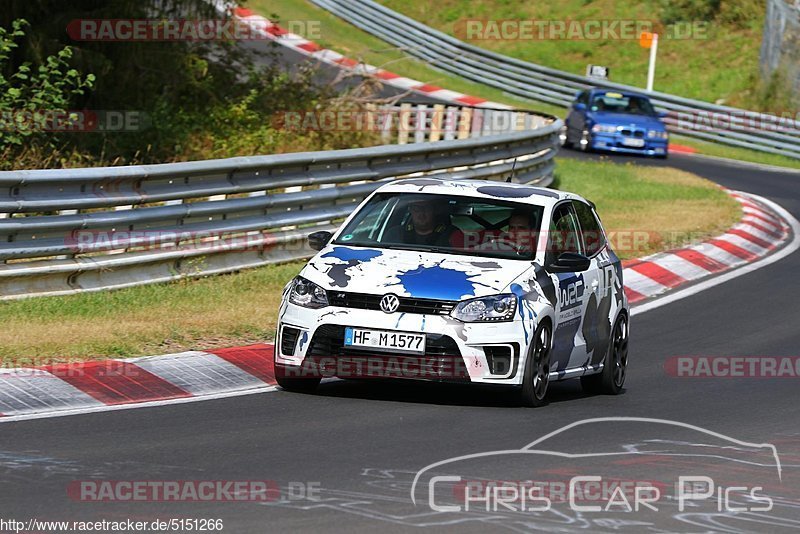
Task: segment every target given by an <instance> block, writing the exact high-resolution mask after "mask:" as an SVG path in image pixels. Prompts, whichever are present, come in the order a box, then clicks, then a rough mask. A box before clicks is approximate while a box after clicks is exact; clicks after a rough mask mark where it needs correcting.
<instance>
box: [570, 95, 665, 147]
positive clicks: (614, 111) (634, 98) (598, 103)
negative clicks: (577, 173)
mask: <svg viewBox="0 0 800 534" xmlns="http://www.w3.org/2000/svg"><path fill="white" fill-rule="evenodd" d="M661 117H663V114H660V113H658V112H657V111H656V110H655V108H654V107H653V104H651V103H650V99H649V98H647V97H646V96H643V95H640V94H636V93H627V92H622V91H611V90H607V89H599V88H594V89H586V90H585V91H581V92H580V93H578V96H577V97H576V98H575V101H574V102H573V103H572V107H570V110H569V114H568V115H567V118H566V120H565V121H564V129H563V130H562V131H561V144H562V146H565V147H571V146H576V147H578V148H579V149H581V150H584V151H590V150H603V151H609V152H621V153H625V154H642V155H646V156H655V157H657V158H666V157H667V154H668V153H669V148H668V144H669V134H668V133H667V128H666V126H665V125H664V122H663V121H662V120H661Z"/></svg>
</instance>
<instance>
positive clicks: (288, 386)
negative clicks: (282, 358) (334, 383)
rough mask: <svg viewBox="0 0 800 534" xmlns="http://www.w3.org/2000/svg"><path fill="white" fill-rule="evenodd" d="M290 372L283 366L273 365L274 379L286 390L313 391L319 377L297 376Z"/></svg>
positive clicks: (297, 391)
mask: <svg viewBox="0 0 800 534" xmlns="http://www.w3.org/2000/svg"><path fill="white" fill-rule="evenodd" d="M292 374H295V373H292V372H290V371H289V370H288V368H287V367H284V366H279V365H276V366H275V381H276V382H277V383H278V385H279V386H280V387H281V388H283V389H285V390H286V391H293V392H296V393H313V392H314V390H316V389H317V386H318V385H319V382H320V378H319V377H312V378H306V377H299V376H291V375H292Z"/></svg>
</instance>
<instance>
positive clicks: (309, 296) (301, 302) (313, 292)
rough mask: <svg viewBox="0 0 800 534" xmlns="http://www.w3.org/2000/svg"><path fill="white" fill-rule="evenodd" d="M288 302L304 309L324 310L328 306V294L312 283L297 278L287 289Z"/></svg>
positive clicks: (299, 277) (300, 277)
mask: <svg viewBox="0 0 800 534" xmlns="http://www.w3.org/2000/svg"><path fill="white" fill-rule="evenodd" d="M289 302H291V303H292V304H297V305H298V306H303V307H304V308H314V309H317V308H324V307H325V306H327V305H328V294H327V293H326V292H325V290H324V289H322V288H321V287H319V286H318V285H317V284H315V283H314V282H311V281H309V280H306V279H305V278H303V277H302V276H298V277H296V278H295V279H294V280H293V281H292V287H291V289H289Z"/></svg>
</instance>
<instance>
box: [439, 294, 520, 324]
mask: <svg viewBox="0 0 800 534" xmlns="http://www.w3.org/2000/svg"><path fill="white" fill-rule="evenodd" d="M516 311H517V297H515V296H514V295H511V294H504V295H492V296H491V297H479V298H476V299H470V300H464V301H461V302H459V303H458V304H457V305H456V307H455V308H453V311H451V312H450V316H451V317H453V318H454V319H458V320H459V321H463V322H465V323H480V322H500V321H510V320H511V319H513V318H514V314H515V313H516Z"/></svg>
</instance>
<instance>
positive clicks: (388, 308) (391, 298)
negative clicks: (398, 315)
mask: <svg viewBox="0 0 800 534" xmlns="http://www.w3.org/2000/svg"><path fill="white" fill-rule="evenodd" d="M399 306H400V299H399V298H397V295H392V294H391V293H389V294H388V295H384V296H383V298H382V299H381V310H383V311H384V312H386V313H394V312H396V311H397V308H398V307H399Z"/></svg>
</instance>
